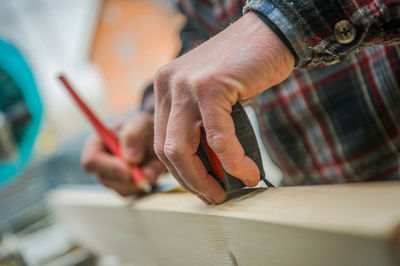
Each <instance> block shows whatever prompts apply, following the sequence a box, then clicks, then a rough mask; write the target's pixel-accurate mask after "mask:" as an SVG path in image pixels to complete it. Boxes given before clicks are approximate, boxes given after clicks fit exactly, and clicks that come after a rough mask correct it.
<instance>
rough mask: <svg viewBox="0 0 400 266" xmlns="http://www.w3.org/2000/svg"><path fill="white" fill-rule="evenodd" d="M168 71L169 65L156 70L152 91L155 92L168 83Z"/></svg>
mask: <svg viewBox="0 0 400 266" xmlns="http://www.w3.org/2000/svg"><path fill="white" fill-rule="evenodd" d="M169 69H170V67H169V65H165V66H163V67H160V68H159V69H158V70H157V73H156V75H155V77H154V89H155V90H156V91H157V90H159V89H161V88H163V87H164V85H165V84H167V83H168V82H169V80H170V72H171V71H170V70H169Z"/></svg>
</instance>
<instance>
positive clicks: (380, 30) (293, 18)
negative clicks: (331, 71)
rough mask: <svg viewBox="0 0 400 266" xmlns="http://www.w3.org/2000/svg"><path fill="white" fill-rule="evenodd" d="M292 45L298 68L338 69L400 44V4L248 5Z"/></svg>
mask: <svg viewBox="0 0 400 266" xmlns="http://www.w3.org/2000/svg"><path fill="white" fill-rule="evenodd" d="M248 11H253V12H256V13H257V14H258V15H259V14H261V15H262V16H263V17H264V19H263V20H264V21H265V22H266V23H267V24H268V25H269V26H270V27H271V28H272V29H273V30H274V31H275V33H277V35H278V36H280V37H281V39H282V40H283V41H284V42H285V43H286V44H289V45H290V47H289V49H291V51H292V52H293V53H294V55H295V57H297V63H296V67H297V68H310V67H313V66H317V65H321V64H333V63H336V62H339V61H342V60H344V59H347V58H348V57H349V55H351V54H352V53H355V52H358V51H360V50H362V49H364V48H366V47H368V46H372V45H376V44H386V45H394V44H398V43H400V0H248V1H247V3H246V5H245V7H244V12H248Z"/></svg>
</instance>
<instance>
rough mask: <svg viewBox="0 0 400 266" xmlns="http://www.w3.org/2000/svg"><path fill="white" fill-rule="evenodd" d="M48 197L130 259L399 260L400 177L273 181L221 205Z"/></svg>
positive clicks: (93, 238) (179, 197) (77, 227)
mask: <svg viewBox="0 0 400 266" xmlns="http://www.w3.org/2000/svg"><path fill="white" fill-rule="evenodd" d="M49 203H50V204H51V206H52V207H53V209H54V211H55V212H56V214H57V215H58V217H59V218H60V219H61V220H62V221H63V222H64V223H65V224H67V225H68V226H69V228H70V229H71V230H72V232H73V233H74V235H75V236H76V237H77V238H78V239H79V240H80V241H82V242H83V243H84V244H85V245H87V246H88V247H90V248H92V249H94V250H95V251H97V252H103V253H110V254H116V255H119V256H120V257H121V258H123V259H124V260H126V261H128V262H131V263H132V264H134V265H282V266H283V265H285V266H286V265H307V266H312V265H315V266H320V265H327V266H329V265H332V266H334V265H335V266H336V265H349V266H357V265H360V266H361V265H362V266H368V265H371V266H376V265H400V182H384V183H364V184H347V185H329V186H307V187H285V188H271V189H266V190H260V191H257V192H254V193H252V194H248V195H246V196H244V197H241V198H238V199H234V200H231V201H229V202H226V203H224V204H221V205H219V206H206V205H204V203H202V202H201V201H199V200H198V199H197V198H196V197H194V196H192V195H190V194H188V193H186V192H181V193H173V194H171V193H165V194H161V193H160V194H154V195H150V196H147V197H145V198H142V199H139V200H136V201H134V202H129V201H126V200H124V199H121V198H119V197H117V196H116V195H114V194H113V193H110V192H106V191H85V190H81V191H79V190H75V191H71V190H58V191H54V192H53V193H51V194H50V196H49Z"/></svg>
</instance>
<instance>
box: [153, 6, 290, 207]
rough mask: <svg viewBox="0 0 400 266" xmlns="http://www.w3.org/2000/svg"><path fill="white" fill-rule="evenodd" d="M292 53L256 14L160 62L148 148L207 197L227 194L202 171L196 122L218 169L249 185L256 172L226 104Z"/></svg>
mask: <svg viewBox="0 0 400 266" xmlns="http://www.w3.org/2000/svg"><path fill="white" fill-rule="evenodd" d="M293 66H294V59H293V56H292V55H291V53H290V51H289V50H288V49H287V48H286V46H285V45H284V44H283V43H282V42H281V40H280V39H279V38H278V37H277V36H276V35H275V34H274V33H273V32H272V31H271V30H270V29H269V28H268V27H267V26H266V25H265V23H264V22H263V21H261V20H260V19H259V18H258V17H257V16H256V15H255V14H253V13H247V14H246V15H244V16H243V17H242V18H241V19H239V20H238V21H237V22H235V23H234V24H232V25H231V26H230V27H228V28H227V29H226V30H224V31H223V32H221V33H219V34H218V35H216V36H215V37H213V38H212V39H210V40H209V41H207V42H205V43H203V44H202V45H200V46H198V47H197V48H195V49H193V50H192V51H190V52H189V53H187V54H185V55H183V56H181V57H179V58H177V59H175V60H174V61H172V62H171V63H170V64H168V65H166V66H164V67H162V68H161V69H160V70H159V71H158V73H157V75H156V78H155V96H156V110H155V139H154V148H155V152H156V154H157V155H158V157H159V158H160V159H161V160H162V161H163V162H164V164H165V165H166V166H167V168H168V169H169V170H170V172H171V173H172V174H173V175H174V176H175V178H176V179H177V180H178V182H179V183H180V184H181V185H182V186H183V187H184V188H185V189H186V190H189V191H190V192H192V193H193V194H195V195H197V196H198V197H200V198H201V199H202V200H203V201H204V202H206V203H209V204H210V203H213V204H216V203H221V202H223V201H224V200H225V198H226V195H225V192H224V191H223V189H222V187H221V186H220V185H219V184H218V182H217V181H216V180H215V179H214V178H213V177H212V176H210V175H208V174H207V172H206V169H205V167H204V166H203V164H202V162H201V160H200V158H199V157H198V156H197V154H196V152H197V148H198V146H199V142H200V127H202V126H204V128H205V131H206V135H207V141H208V143H209V145H210V147H211V148H212V149H213V151H214V152H215V153H216V154H217V156H218V158H219V160H220V161H221V163H222V165H223V167H224V169H225V170H226V171H227V172H228V173H229V174H231V175H233V176H236V177H238V178H240V179H241V180H242V181H243V183H244V184H245V185H247V186H255V185H256V184H257V183H258V181H259V179H260V173H259V170H258V168H257V166H256V164H255V163H254V162H253V161H252V160H251V159H250V158H248V157H247V156H245V153H244V150H243V147H242V146H241V145H240V143H239V141H238V139H237V137H236V135H235V129H234V124H233V121H232V118H231V116H230V112H231V109H232V106H233V105H234V104H235V103H236V102H237V101H238V100H239V101H241V102H245V101H248V100H249V99H253V98H255V97H256V96H257V95H259V94H260V93H261V92H262V91H264V90H266V89H268V88H269V87H271V86H273V85H276V84H278V83H280V82H281V81H283V80H284V79H285V78H287V77H288V75H289V74H290V73H291V72H292V70H293Z"/></svg>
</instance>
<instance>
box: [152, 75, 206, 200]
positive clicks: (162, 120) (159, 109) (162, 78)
mask: <svg viewBox="0 0 400 266" xmlns="http://www.w3.org/2000/svg"><path fill="white" fill-rule="evenodd" d="M168 83H169V77H168V76H167V75H165V74H164V73H163V71H162V70H160V71H159V72H158V73H157V77H156V78H155V87H156V88H157V89H156V90H155V101H156V105H155V113H154V151H155V153H156V155H157V156H158V158H159V159H160V160H161V161H162V162H163V163H164V165H165V166H166V167H167V168H168V170H169V172H170V173H171V174H172V175H173V176H174V177H175V179H176V180H177V181H178V183H179V184H180V185H181V186H182V187H183V188H184V189H185V190H187V191H189V192H191V193H193V194H195V195H196V196H198V197H199V198H200V199H201V200H202V201H203V202H204V203H206V204H211V202H212V201H211V200H209V199H207V198H205V197H204V196H202V195H200V194H199V193H198V192H197V191H194V190H192V189H191V188H189V187H188V186H187V185H186V183H185V182H184V181H183V180H182V178H181V176H180V175H179V173H178V172H177V171H176V169H175V167H174V166H173V164H172V163H170V161H169V159H168V158H167V156H166V155H165V152H164V148H165V140H166V132H167V127H168V120H169V116H170V110H171V109H170V108H171V101H170V98H169V95H168V94H167V95H164V92H165V88H166V86H167V84H168ZM163 88H164V89H163Z"/></svg>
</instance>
